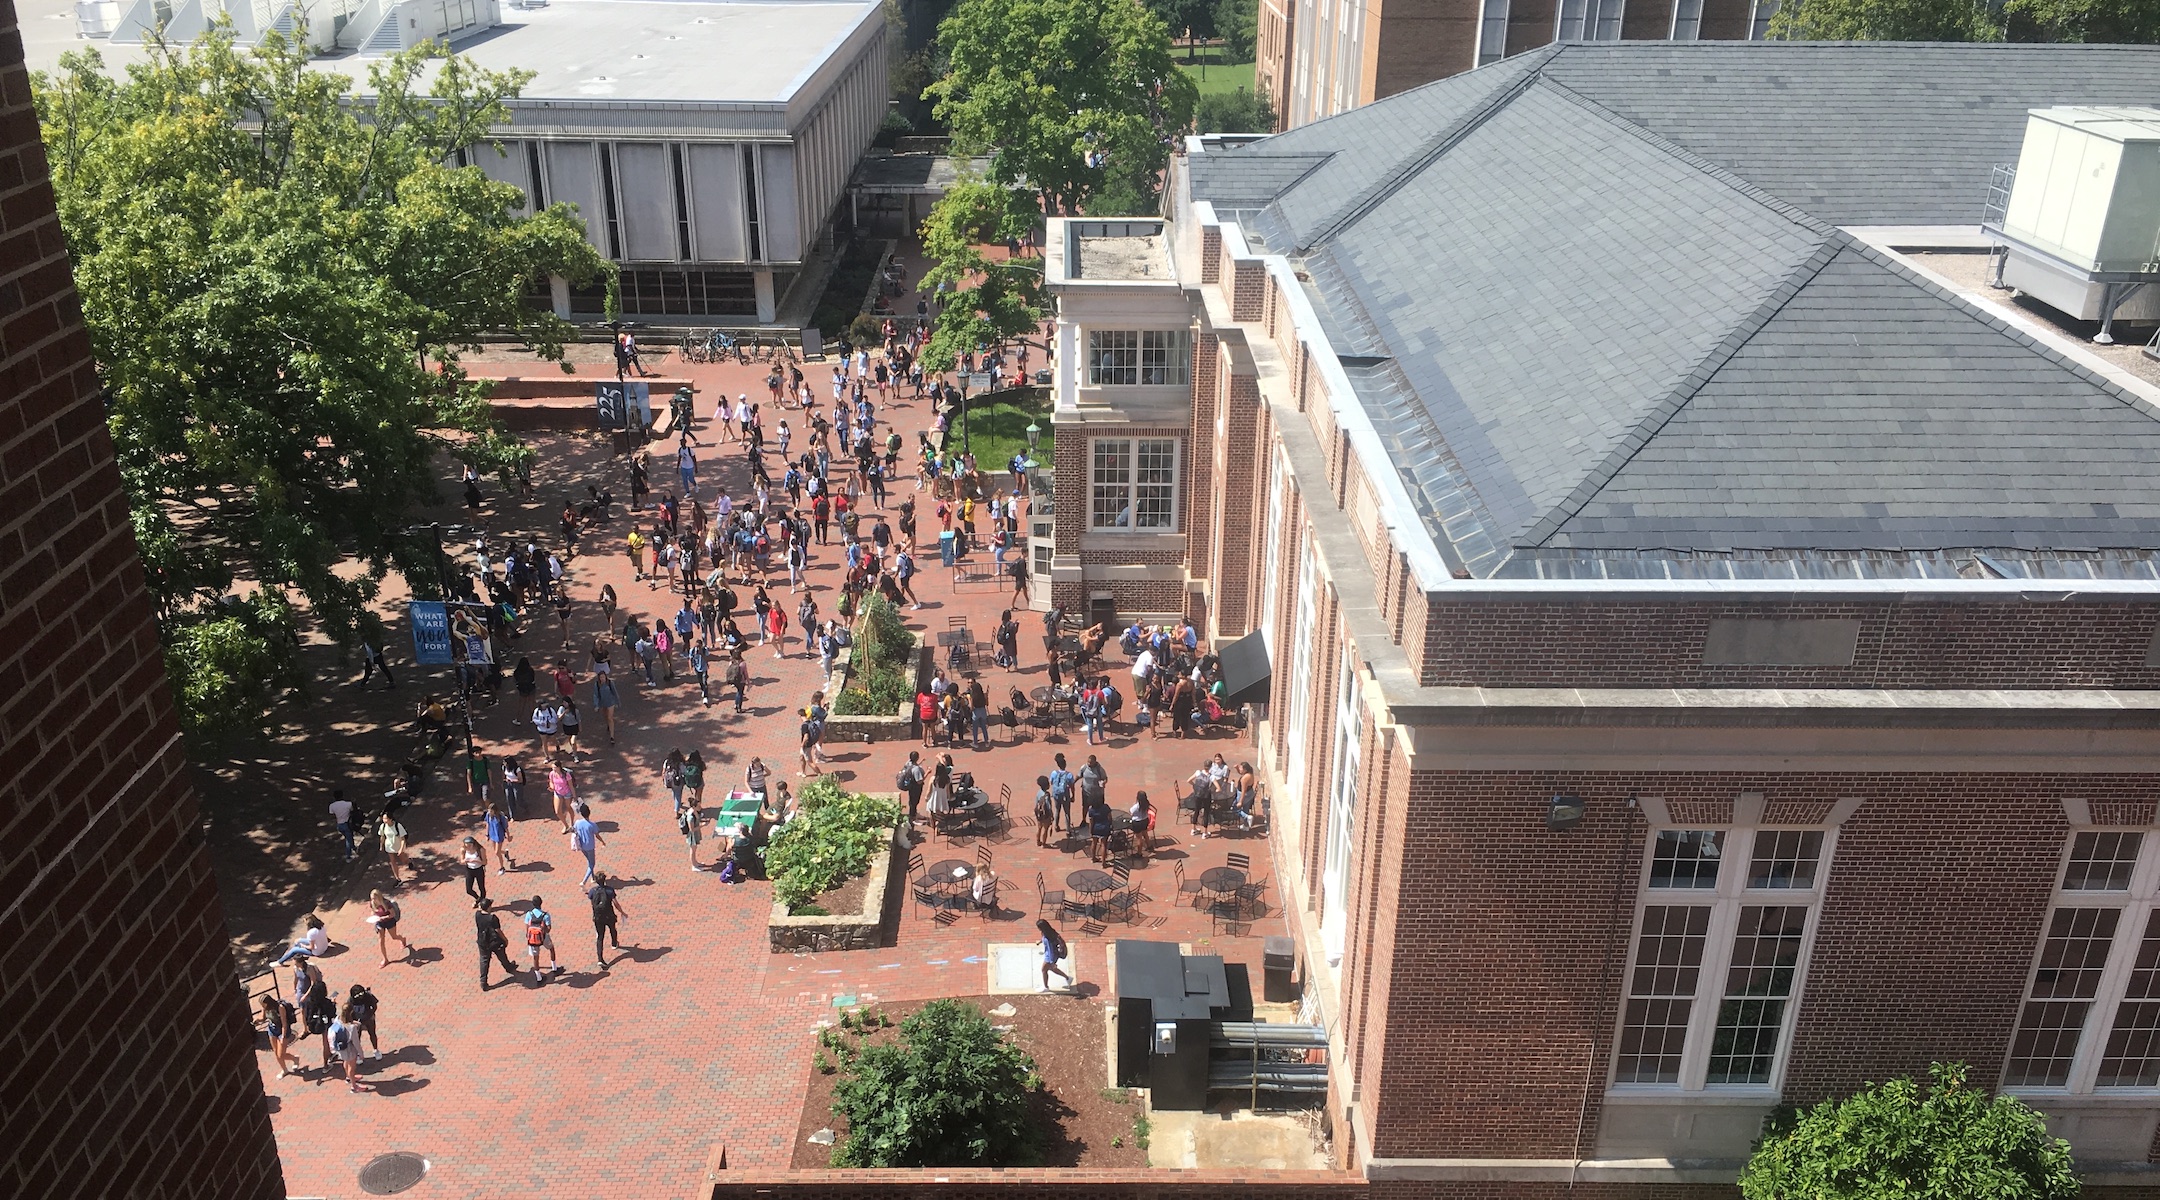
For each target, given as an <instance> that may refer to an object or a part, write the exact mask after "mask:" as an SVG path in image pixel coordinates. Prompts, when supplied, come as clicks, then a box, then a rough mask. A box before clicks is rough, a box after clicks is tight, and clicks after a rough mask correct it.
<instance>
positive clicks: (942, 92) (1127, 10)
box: [923, 0, 1196, 212]
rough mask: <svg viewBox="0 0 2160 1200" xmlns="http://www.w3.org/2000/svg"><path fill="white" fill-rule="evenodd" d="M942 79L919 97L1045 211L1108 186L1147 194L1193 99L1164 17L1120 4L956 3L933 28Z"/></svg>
mask: <svg viewBox="0 0 2160 1200" xmlns="http://www.w3.org/2000/svg"><path fill="white" fill-rule="evenodd" d="M938 42H939V46H940V48H941V49H942V51H943V53H944V57H945V60H946V61H947V62H948V63H949V64H950V70H949V73H948V74H947V75H946V76H945V77H944V78H943V79H941V80H939V81H938V82H936V83H933V84H931V85H930V87H929V88H928V89H926V90H925V91H924V93H923V96H924V98H925V99H929V100H933V101H935V102H936V105H937V108H936V112H937V117H938V119H939V120H941V121H943V122H945V124H946V125H947V126H948V127H949V128H950V129H951V130H952V136H953V144H954V147H955V149H956V150H957V151H959V152H962V153H988V154H989V155H990V162H991V165H990V175H991V178H992V179H994V180H995V181H997V182H998V183H1002V184H1019V183H1023V182H1024V183H1025V184H1026V186H1028V187H1030V188H1033V189H1034V190H1035V192H1036V193H1037V194H1038V195H1039V196H1040V197H1041V199H1042V202H1043V206H1044V207H1045V208H1046V209H1048V210H1049V211H1051V212H1071V211H1079V210H1081V209H1084V208H1085V207H1086V205H1087V202H1088V200H1089V199H1090V198H1091V197H1093V196H1094V195H1096V194H1097V193H1098V192H1100V191H1102V190H1103V189H1104V187H1105V186H1106V185H1109V184H1111V183H1112V182H1116V183H1118V184H1120V185H1121V186H1122V187H1124V188H1126V189H1128V190H1132V189H1138V190H1140V191H1143V192H1145V193H1146V194H1147V195H1148V196H1150V197H1152V195H1153V194H1154V191H1155V189H1156V187H1157V183H1156V181H1157V179H1158V178H1159V176H1160V173H1161V171H1162V169H1163V166H1164V164H1166V163H1167V162H1168V161H1169V158H1170V147H1171V142H1172V139H1173V138H1174V137H1175V136H1176V135H1178V134H1179V133H1181V132H1183V131H1184V129H1185V127H1186V126H1187V124H1188V123H1189V122H1190V121H1191V120H1192V111H1193V103H1194V99H1195V95H1196V91H1195V89H1194V87H1193V84H1192V81H1191V80H1189V79H1187V78H1185V76H1184V75H1183V74H1182V73H1181V72H1180V71H1179V70H1178V69H1177V67H1176V65H1175V63H1174V61H1173V60H1172V58H1171V54H1170V34H1169V31H1168V30H1167V29H1166V28H1165V27H1164V26H1163V23H1162V19H1161V18H1160V17H1158V16H1156V15H1155V14H1154V13H1152V12H1150V11H1148V10H1147V9H1145V8H1142V7H1141V6H1140V5H1138V4H1132V3H1127V2H1124V0H960V3H959V5H958V6H957V7H956V8H954V9H953V12H952V15H951V16H949V17H947V18H945V20H944V22H943V23H942V24H940V25H939V26H938Z"/></svg>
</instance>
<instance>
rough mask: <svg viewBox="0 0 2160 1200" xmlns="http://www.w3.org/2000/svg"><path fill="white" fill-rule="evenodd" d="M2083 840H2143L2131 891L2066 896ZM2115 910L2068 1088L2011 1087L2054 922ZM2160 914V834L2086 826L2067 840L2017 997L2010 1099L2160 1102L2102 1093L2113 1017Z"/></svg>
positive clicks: (2155, 1091) (2129, 1092)
mask: <svg viewBox="0 0 2160 1200" xmlns="http://www.w3.org/2000/svg"><path fill="white" fill-rule="evenodd" d="M2079 834H2138V835H2140V836H2141V841H2140V843H2139V849H2138V857H2137V862H2136V865H2135V866H2134V867H2133V868H2132V869H2131V874H2130V886H2129V887H2127V888H2124V889H2121V890H2111V891H2102V890H2099V889H2084V888H2081V889H2077V890H2074V891H2073V890H2069V889H2066V888H2065V887H2064V886H2063V884H2064V882H2065V878H2066V876H2067V875H2068V873H2069V869H2070V857H2071V854H2072V852H2073V851H2074V850H2075V849H2076V847H2077V842H2078V835H2079ZM2065 908H2071V909H2102V908H2112V909H2116V910H2117V911H2119V912H2120V913H2121V916H2120V917H2119V918H2118V919H2117V923H2116V926H2115V934H2114V938H2113V941H2112V943H2111V944H2110V946H2109V949H2108V956H2107V965H2106V967H2105V968H2104V969H2103V970H2102V972H2101V975H2100V983H2099V986H2098V987H2097V988H2095V989H2094V992H2093V998H2092V1001H2091V1003H2090V1006H2089V1007H2088V1008H2087V1009H2086V1012H2085V1020H2084V1023H2083V1024H2082V1026H2080V1028H2079V1032H2078V1042H2077V1051H2076V1053H2075V1055H2073V1057H2072V1058H2071V1063H2070V1072H2069V1078H2068V1081H2067V1082H2066V1083H2064V1084H2062V1085H2060V1086H2049V1085H2045V1084H2013V1083H2009V1082H2007V1081H2008V1080H2009V1079H2010V1078H2011V1076H2010V1066H2011V1063H2012V1061H2013V1059H2014V1058H2015V1057H2016V1054H2017V1048H2018V1035H2019V1034H2020V1033H2022V1032H2023V1031H2024V1028H2025V1016H2026V1011H2025V1009H2026V1005H2027V1004H2030V1003H2032V1002H2033V997H2032V992H2033V985H2034V982H2035V978H2036V976H2037V974H2038V972H2039V969H2040V965H2041V958H2042V956H2043V955H2044V954H2045V953H2046V952H2047V942H2048V932H2049V930H2050V929H2051V928H2052V927H2053V925H2054V922H2055V914H2056V912H2057V911H2058V910H2061V909H2065ZM2156 909H2160V829H2156V828H2151V827H2142V826H2102V827H2093V826H2081V827H2078V828H2074V829H2072V830H2071V831H2070V836H2069V837H2067V838H2065V839H2064V840H2063V848H2062V855H2061V857H2060V859H2059V860H2058V862H2057V864H2056V868H2055V891H2054V894H2053V896H2052V897H2051V898H2050V900H2049V903H2048V909H2047V915H2046V917H2045V918H2044V919H2043V920H2042V921H2041V923H2040V938H2039V944H2038V945H2037V946H2035V947H2034V949H2033V956H2032V963H2031V965H2030V966H2028V967H2027V968H2026V971H2025V987H2024V989H2023V990H2022V991H2020V992H2019V994H2018V1012H2017V1019H2016V1021H2015V1022H2014V1023H2013V1024H2012V1026H2011V1030H2010V1045H2009V1047H2008V1048H2007V1049H2006V1050H2005V1051H2004V1054H2003V1074H2002V1076H2001V1078H2002V1079H2003V1080H2005V1081H2006V1082H2005V1083H2004V1085H2003V1090H2004V1091H2005V1092H2012V1093H2015V1094H2017V1095H2020V1096H2129V1097H2142V1096H2160V1086H2154V1087H2137V1086H2131V1087H2100V1086H2099V1084H2098V1080H2099V1076H2100V1068H2101V1066H2102V1064H2103V1063H2104V1062H2105V1061H2106V1058H2107V1046H2108V1042H2109V1040H2110V1038H2111V1037H2112V1035H2113V1033H2114V1029H2115V1021H2116V1017H2117V1016H2118V1014H2119V1013H2120V1011H2121V1008H2122V1003H2123V999H2124V992H2125V990H2126V988H2127V986H2128V984H2129V981H2130V976H2131V974H2132V973H2133V972H2134V971H2135V969H2136V966H2137V958H2138V950H2139V946H2140V944H2141V943H2142V942H2143V941H2144V939H2145V931H2146V926H2147V924H2148V923H2149V922H2150V921H2151V919H2152V914H2153V913H2154V911H2155V910H2156Z"/></svg>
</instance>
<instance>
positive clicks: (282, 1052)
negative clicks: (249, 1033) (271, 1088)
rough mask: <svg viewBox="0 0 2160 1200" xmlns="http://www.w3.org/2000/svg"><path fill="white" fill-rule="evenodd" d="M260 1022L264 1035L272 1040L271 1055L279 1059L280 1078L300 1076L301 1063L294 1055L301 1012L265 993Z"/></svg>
mask: <svg viewBox="0 0 2160 1200" xmlns="http://www.w3.org/2000/svg"><path fill="white" fill-rule="evenodd" d="M260 1020H261V1023H262V1031H263V1033H265V1034H267V1035H268V1036H269V1038H270V1053H271V1054H273V1055H275V1056H276V1057H277V1063H278V1078H279V1079H283V1078H285V1077H286V1076H287V1075H297V1074H299V1073H300V1063H299V1062H298V1060H296V1059H294V1058H293V1053H292V1043H293V1037H294V1035H295V1034H297V1033H298V1032H299V1031H300V1012H299V1010H298V1009H296V1008H294V1007H293V1006H292V1005H291V1004H289V1003H287V1002H285V1001H283V1000H280V999H278V998H277V997H276V996H273V995H271V994H270V993H268V992H264V993H263V995H262V1007H261V1012H260Z"/></svg>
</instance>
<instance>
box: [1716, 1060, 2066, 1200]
mask: <svg viewBox="0 0 2160 1200" xmlns="http://www.w3.org/2000/svg"><path fill="white" fill-rule="evenodd" d="M1929 1074H1930V1076H1932V1079H1933V1084H1932V1086H1930V1087H1927V1088H1922V1087H1921V1086H1920V1084H1918V1083H1916V1082H1914V1081H1913V1080H1911V1079H1893V1080H1890V1081H1889V1082H1888V1083H1883V1084H1879V1085H1875V1086H1872V1087H1869V1088H1867V1089H1865V1090H1863V1091H1861V1092H1859V1093H1857V1094H1855V1095H1853V1096H1850V1097H1848V1098H1846V1099H1844V1100H1830V1101H1825V1102H1823V1103H1821V1104H1818V1105H1816V1106H1814V1107H1813V1108H1810V1109H1807V1110H1806V1111H1804V1112H1801V1113H1797V1114H1791V1115H1788V1116H1785V1117H1783V1118H1781V1119H1778V1120H1776V1121H1774V1122H1772V1124H1771V1127H1769V1128H1766V1130H1765V1132H1764V1134H1763V1139H1762V1142H1761V1143H1760V1144H1759V1145H1758V1146H1757V1147H1756V1149H1755V1153H1754V1155H1753V1156H1752V1157H1750V1158H1749V1159H1748V1164H1747V1168H1746V1169H1745V1170H1744V1171H1742V1172H1741V1174H1740V1194H1741V1196H1743V1197H1744V1198H1745V1200H1883V1198H1885V1197H1898V1198H1903V1200H2069V1198H2070V1197H2073V1196H2076V1195H2077V1194H2078V1182H2077V1176H2076V1174H2075V1173H2074V1172H2073V1171H2072V1170H2071V1165H2070V1145H2069V1143H2067V1142H2065V1141H2063V1140H2062V1139H2060V1138H2053V1137H2049V1136H2048V1132H2047V1126H2046V1124H2045V1123H2044V1122H2042V1120H2041V1119H2040V1115H2039V1114H2038V1113H2036V1112H2034V1111H2033V1110H2031V1109H2029V1108H2027V1107H2025V1105H2024V1104H2023V1103H2021V1102H2019V1101H2018V1100H2017V1099H2016V1098H2014V1097H2010V1096H1995V1097H1990V1096H1989V1095H1988V1094H1987V1093H1986V1092H1984V1091H1980V1090H1978V1089H1975V1088H1972V1087H1970V1086H1968V1085H1967V1084H1966V1082H1965V1065H1964V1064H1963V1063H1954V1064H1948V1065H1945V1064H1943V1063H1936V1064H1934V1065H1933V1066H1932V1067H1930V1068H1929Z"/></svg>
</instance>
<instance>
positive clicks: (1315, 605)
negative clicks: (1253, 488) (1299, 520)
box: [1283, 528, 1320, 807]
mask: <svg viewBox="0 0 2160 1200" xmlns="http://www.w3.org/2000/svg"><path fill="white" fill-rule="evenodd" d="M1297 532H1298V543H1299V545H1298V548H1299V549H1300V550H1301V551H1302V553H1301V554H1300V555H1299V556H1298V593H1297V623H1296V624H1295V625H1293V626H1292V627H1291V633H1290V644H1291V646H1292V650H1291V653H1290V703H1289V705H1288V708H1289V713H1288V720H1289V722H1290V723H1289V724H1288V725H1286V726H1284V727H1283V781H1284V783H1285V785H1286V786H1287V787H1288V788H1289V790H1290V794H1291V796H1292V797H1293V799H1294V801H1295V802H1296V803H1297V804H1299V805H1300V806H1301V807H1302V805H1303V804H1304V800H1305V741H1306V728H1305V722H1306V720H1307V719H1308V718H1310V716H1311V715H1312V676H1313V658H1314V647H1313V643H1314V642H1315V641H1317V640H1318V638H1319V631H1318V630H1316V629H1314V628H1313V627H1314V626H1315V625H1318V624H1319V623H1320V622H1319V617H1318V615H1317V614H1318V611H1319V608H1320V598H1319V596H1320V551H1319V548H1318V547H1316V546H1314V545H1313V544H1312V538H1311V536H1310V535H1308V534H1306V532H1305V531H1304V530H1303V529H1302V528H1300V529H1299V530H1298V531H1297Z"/></svg>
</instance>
